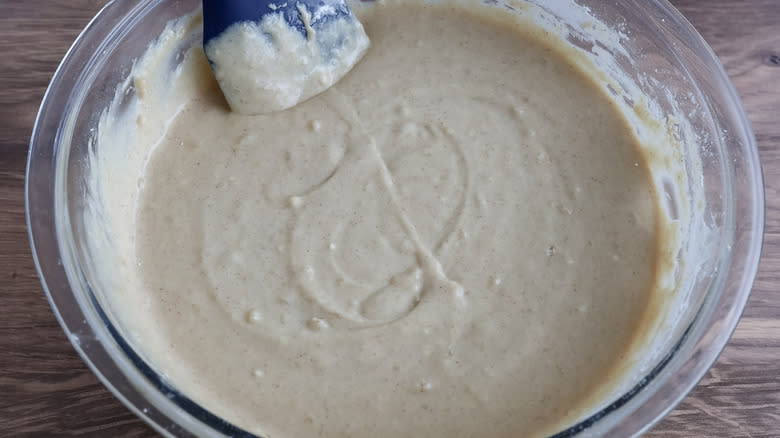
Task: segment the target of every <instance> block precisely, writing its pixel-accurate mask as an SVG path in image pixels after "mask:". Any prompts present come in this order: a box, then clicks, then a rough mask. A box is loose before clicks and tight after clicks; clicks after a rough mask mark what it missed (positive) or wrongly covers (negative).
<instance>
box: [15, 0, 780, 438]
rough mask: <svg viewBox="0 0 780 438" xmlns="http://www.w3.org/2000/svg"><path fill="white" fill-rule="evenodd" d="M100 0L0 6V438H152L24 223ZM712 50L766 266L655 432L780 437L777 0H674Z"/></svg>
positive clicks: (19, 1) (25, 0)
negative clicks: (64, 86)
mask: <svg viewBox="0 0 780 438" xmlns="http://www.w3.org/2000/svg"><path fill="white" fill-rule="evenodd" d="M104 3H105V1H100V0H2V1H0V60H1V61H0V62H2V64H0V65H1V67H0V437H5V436H41V437H56V436H72V435H79V436H106V437H150V436H154V432H153V431H152V430H151V429H150V428H149V427H148V426H146V425H145V424H144V423H143V422H142V421H141V420H139V419H137V418H136V417H135V416H134V415H133V414H131V413H130V411H128V410H127V409H126V408H125V407H124V406H123V405H122V404H120V402H119V401H118V400H116V399H115V398H114V397H113V396H112V395H111V394H110V393H109V392H108V390H106V389H105V388H104V387H103V385H102V384H100V382H98V380H97V378H95V377H94V376H93V375H92V373H91V372H90V371H89V370H88V369H87V367H86V366H85V365H84V364H83V363H82V361H81V359H80V358H79V356H78V355H77V354H76V352H75V351H74V350H73V348H72V347H71V345H70V343H69V342H68V339H67V338H66V337H65V335H64V334H63V333H62V331H61V329H60V326H59V325H58V324H57V321H56V320H55V318H54V314H53V313H52V311H51V310H50V308H49V304H48V302H47V301H46V297H45V295H44V293H43V290H42V289H41V285H40V283H39V281H38V277H37V275H36V272H35V267H34V266H33V261H32V256H31V254H30V249H29V246H28V241H27V230H26V228H25V219H24V198H23V196H24V168H25V162H26V159H27V148H28V142H29V139H30V132H31V130H32V126H33V122H34V118H35V115H36V112H37V109H38V105H39V104H40V101H41V98H42V97H43V93H44V91H45V89H46V86H47V84H48V82H49V80H50V78H51V76H52V74H53V73H54V70H55V68H56V67H57V64H58V63H59V61H60V59H61V58H62V56H63V55H64V54H65V51H66V50H67V49H68V47H69V46H70V44H71V43H72V41H73V39H74V38H75V37H76V35H77V34H78V33H79V31H80V30H81V29H82V28H83V27H84V25H86V23H87V22H88V21H89V19H90V18H91V17H92V16H93V15H94V14H95V13H96V12H97V11H98V9H99V8H100V7H101V6H102V5H103V4H104ZM673 3H674V4H675V5H676V6H677V7H678V8H679V9H680V10H681V11H682V12H683V13H684V14H685V16H687V17H688V19H689V20H690V21H691V22H692V23H693V24H694V25H695V26H696V27H697V28H698V29H699V31H700V32H701V33H702V35H703V36H704V38H705V39H706V40H707V41H708V42H709V43H710V45H712V47H713V48H714V49H715V52H716V53H717V54H718V56H719V57H720V59H721V60H722V62H723V64H724V65H725V66H726V70H727V71H728V73H729V75H730V76H731V78H732V80H733V81H734V83H735V84H736V87H737V89H738V91H739V93H740V95H741V96H742V99H743V101H744V103H745V106H746V108H747V112H748V115H749V116H750V120H751V122H752V123H753V128H754V130H755V134H756V138H757V140H758V147H759V150H760V154H761V159H762V163H763V167H764V172H765V174H764V175H765V176H764V177H765V181H766V188H767V190H766V195H767V227H766V234H765V238H764V242H765V246H764V253H763V258H762V261H761V267H760V270H759V273H758V278H757V279H756V282H755V286H754V288H753V294H752V296H751V298H750V302H749V303H748V307H747V310H746V311H745V314H744V316H743V318H742V320H741V322H740V324H739V327H738V328H737V330H736V333H735V334H734V336H733V338H732V339H731V342H730V343H729V345H728V347H727V348H726V349H725V351H724V352H723V354H722V355H721V357H720V359H719V360H718V362H717V364H716V365H715V367H714V368H712V370H711V371H710V372H709V373H708V374H707V375H706V377H705V378H704V380H702V382H701V383H700V384H699V386H698V387H697V388H696V389H695V390H694V391H693V392H692V393H691V394H690V395H689V396H688V397H687V398H686V399H685V401H684V402H683V403H682V404H681V405H680V406H679V407H677V409H676V410H675V411H673V413H672V414H670V415H669V416H668V417H667V418H666V419H665V420H664V421H663V422H661V423H660V424H659V425H657V426H656V427H655V428H654V429H653V431H651V432H650V433H649V435H648V436H651V437H670V436H675V437H676V436H679V437H780V292H779V291H780V0H676V1H673Z"/></svg>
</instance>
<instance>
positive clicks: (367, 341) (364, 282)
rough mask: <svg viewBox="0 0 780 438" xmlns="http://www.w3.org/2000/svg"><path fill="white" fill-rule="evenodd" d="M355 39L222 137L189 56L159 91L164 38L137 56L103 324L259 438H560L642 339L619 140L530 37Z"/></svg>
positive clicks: (223, 128)
mask: <svg viewBox="0 0 780 438" xmlns="http://www.w3.org/2000/svg"><path fill="white" fill-rule="evenodd" d="M356 14H357V15H358V17H359V18H360V20H361V21H362V22H363V24H364V26H365V29H366V32H367V33H368V35H369V36H370V38H371V40H372V45H371V47H370V49H369V50H368V52H367V53H366V55H365V58H364V59H363V60H362V61H361V62H359V63H358V64H357V66H356V67H355V68H354V70H353V71H352V72H351V73H350V74H348V75H347V76H346V77H344V79H343V80H342V81H341V82H339V83H338V84H337V85H335V86H334V87H332V88H331V89H330V90H328V91H326V92H324V93H322V94H321V95H319V96H317V97H315V98H313V99H311V100H308V101H306V102H304V103H302V104H299V105H297V106H295V107H294V108H292V109H289V110H287V111H284V112H281V113H276V114H273V115H268V116H252V117H247V116H242V115H237V114H235V113H231V112H230V111H229V108H228V107H227V105H226V104H225V101H224V100H223V98H222V95H221V93H220V90H219V88H218V87H217V85H216V83H215V82H214V79H213V77H212V76H211V72H210V70H209V65H208V62H207V61H206V59H205V57H204V55H203V53H202V51H201V50H199V49H193V50H192V51H190V52H189V53H188V55H187V56H186V58H185V60H184V62H183V63H182V65H181V67H180V68H179V69H178V70H177V71H176V73H174V74H172V75H171V76H170V77H167V79H166V80H164V81H162V80H159V82H160V84H173V85H171V86H169V85H159V84H158V85H156V86H155V85H154V84H155V81H158V79H156V77H157V76H159V75H160V74H161V73H160V70H159V69H160V68H162V67H161V65H162V64H165V63H161V62H157V61H155V58H154V57H155V56H158V55H159V53H157V52H160V53H162V52H161V51H164V50H168V46H169V45H170V44H172V43H171V42H172V41H176V38H179V36H180V35H181V33H176V32H175V31H173V32H169V33H168V34H166V35H165V36H164V37H163V40H162V41H161V43H160V44H159V45H158V46H157V47H152V48H151V49H150V53H149V54H148V55H147V59H146V60H144V61H142V62H141V63H139V65H138V66H137V69H136V71H135V75H136V79H135V92H136V93H137V95H138V97H139V100H138V103H137V104H136V106H135V107H134V108H135V111H137V113H138V117H134V118H133V119H132V120H131V121H130V123H132V124H133V125H132V126H133V128H132V129H129V131H122V132H131V134H129V135H128V136H127V138H129V140H128V142H129V144H130V145H131V147H130V148H129V149H132V147H135V146H137V147H138V148H146V149H147V150H148V149H149V147H150V145H155V147H154V149H153V150H152V152H151V154H150V156H149V160H148V163H147V164H146V166H145V168H144V171H143V175H142V177H141V179H139V181H138V187H139V189H138V190H139V191H138V198H137V200H136V201H134V204H133V205H134V207H133V208H134V211H135V215H134V216H131V217H133V219H129V220H128V223H129V224H132V227H130V228H129V229H131V230H133V231H132V233H133V235H132V236H130V238H129V240H128V242H132V243H133V244H132V246H128V247H127V248H126V251H125V252H126V255H127V257H128V260H131V261H134V262H135V263H133V262H128V263H127V272H128V274H127V281H126V283H124V284H125V286H123V287H125V289H124V290H121V291H119V292H118V293H117V295H118V297H117V298H116V303H118V304H117V309H120V310H121V311H117V314H118V315H119V317H120V319H121V320H122V321H123V323H124V324H125V325H126V326H127V327H128V329H129V330H130V331H131V333H133V337H134V343H135V344H136V345H139V346H140V350H141V351H142V352H143V353H144V354H145V356H146V357H147V358H148V359H149V361H150V362H151V363H152V364H153V365H154V366H155V367H156V368H157V369H159V370H161V371H162V372H164V373H165V374H166V375H167V376H168V378H169V379H170V381H171V382H172V384H173V385H175V386H176V387H177V388H179V389H180V390H181V391H183V392H184V393H185V394H187V395H189V396H190V397H192V398H193V399H194V400H195V401H197V402H198V403H200V404H201V405H202V406H204V407H205V408H207V409H209V410H211V411H212V412H214V413H216V414H218V415H220V416H222V417H224V418H226V419H227V420H229V421H231V422H233V423H234V424H236V425H238V426H240V427H243V428H245V429H247V430H249V431H252V432H254V433H257V434H261V435H262V436H265V437H269V438H275V437H314V436H325V437H377V436H378V437H384V436H416V437H477V436H479V437H518V436H537V435H540V434H544V433H550V432H556V431H559V430H560V429H561V428H563V427H565V426H568V425H570V422H571V421H573V420H574V419H576V418H577V417H578V416H579V415H581V414H582V413H583V412H586V411H588V410H589V409H591V406H592V405H593V403H597V402H598V400H596V401H594V400H593V397H594V394H597V393H599V391H602V390H603V388H605V387H608V386H610V385H612V384H613V380H614V379H613V377H615V376H617V375H618V370H619V369H620V368H621V367H622V366H624V365H625V363H626V361H628V357H627V354H628V352H629V351H630V349H631V348H632V345H634V343H635V342H638V341H637V340H638V339H640V338H641V337H642V336H641V333H642V327H643V324H644V321H647V320H648V319H651V317H652V315H649V312H650V310H648V309H649V306H648V303H649V301H650V299H651V296H652V294H653V293H654V284H655V279H656V258H657V253H658V250H657V242H658V240H659V235H658V231H657V230H658V226H657V225H658V224H657V221H658V219H657V218H658V215H657V211H656V210H657V206H656V197H655V193H654V191H653V188H652V185H651V182H650V173H649V171H648V167H647V165H646V162H645V160H644V158H643V156H642V154H641V153H640V148H639V144H638V141H637V139H636V138H635V136H634V132H633V129H632V128H631V126H630V125H629V123H628V122H627V121H626V119H625V118H624V117H623V116H622V114H621V113H620V111H619V110H618V108H617V107H616V105H615V104H614V103H613V102H612V100H611V99H610V98H608V97H607V95H606V93H605V92H604V91H603V87H601V86H600V85H598V84H597V83H596V82H595V81H594V80H593V79H592V78H590V77H589V76H588V75H587V74H585V73H584V72H583V71H582V70H580V69H579V68H578V67H577V66H576V65H574V64H572V63H571V61H569V60H567V58H566V57H565V56H564V55H563V54H562V53H563V52H562V51H561V50H559V49H558V48H557V47H556V46H555V45H554V44H553V43H552V42H551V40H549V39H548V38H547V37H546V36H545V34H544V32H542V31H541V30H540V29H533V28H529V27H522V26H513V25H511V24H509V21H508V20H502V19H499V18H495V19H491V18H485V17H481V16H478V14H477V13H475V12H469V11H467V10H465V9H463V8H461V7H458V6H446V5H428V6H423V5H418V4H414V3H408V4H401V5H398V4H396V3H388V4H386V5H374V6H370V7H369V6H366V7H363V8H360V9H359V10H356ZM496 15H497V16H498V15H500V14H496ZM188 25H197V21H196V22H195V24H192V23H190V24H187V23H185V24H179V26H180V27H182V26H183V27H186V26H188ZM155 51H157V52H155ZM155 53H157V54H155ZM155 87H157V88H155ZM169 88H170V89H169ZM174 114H175V116H174V117H171V116H172V115H174ZM104 117H105V119H104V120H103V122H101V123H102V127H103V129H105V130H107V131H106V132H110V131H109V130H110V129H117V130H118V129H119V128H112V126H114V125H112V123H113V124H116V125H117V126H120V119H119V118H117V119H116V120H114V119H112V117H113V115H112V114H111V113H110V111H109V113H108V114H107V115H104ZM117 117H119V116H117ZM122 126H123V125H122ZM122 129H128V128H122ZM117 132H119V131H117ZM101 135H102V134H101ZM107 135H108V134H107ZM104 140H105V139H104ZM106 190H108V191H110V190H113V189H112V188H110V187H108V188H107V189H106ZM127 251H130V252H127ZM130 309H132V310H130Z"/></svg>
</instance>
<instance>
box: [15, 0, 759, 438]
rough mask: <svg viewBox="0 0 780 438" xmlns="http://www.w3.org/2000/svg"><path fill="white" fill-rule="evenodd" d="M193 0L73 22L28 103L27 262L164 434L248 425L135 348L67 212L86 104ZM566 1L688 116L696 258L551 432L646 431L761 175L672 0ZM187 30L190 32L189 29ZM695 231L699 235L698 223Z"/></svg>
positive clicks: (674, 384) (95, 363)
mask: <svg viewBox="0 0 780 438" xmlns="http://www.w3.org/2000/svg"><path fill="white" fill-rule="evenodd" d="M517 1H519V0H517ZM199 3H200V2H199V1H197V0H167V1H163V0H142V1H139V2H131V1H113V2H110V3H109V4H108V5H106V6H105V8H104V9H103V10H102V11H101V12H100V13H99V14H98V15H97V16H95V18H94V19H93V20H92V21H91V22H90V23H89V25H88V26H87V27H86V29H84V31H83V32H82V33H81V35H80V36H79V37H78V39H77V40H76V42H75V43H74V44H73V46H72V47H71V49H70V50H69V51H68V53H67V55H66V56H65V58H64V59H63V61H62V63H61V64H60V66H59V68H58V69H57V72H56V73H55V75H54V77H53V79H52V81H51V84H50V85H49V88H48V91H47V92H46V95H45V97H44V99H43V102H42V104H41V107H40V111H39V113H38V118H37V120H36V124H35V128H34V130H33V134H32V140H31V147H30V153H29V160H28V167H27V181H26V182H27V184H26V201H27V220H28V227H29V233H30V240H31V244H32V250H33V254H34V257H35V262H36V264H37V269H38V273H39V275H40V278H41V282H42V284H43V288H44V290H45V291H46V294H47V296H48V298H49V301H50V302H51V306H52V308H53V309H54V312H55V314H56V315H57V317H58V319H59V321H60V324H61V325H62V327H63V329H64V330H65V332H66V333H67V334H68V335H69V337H70V339H71V342H72V343H73V345H74V347H75V348H76V350H77V351H78V352H79V354H81V356H82V358H83V359H84V361H85V362H86V363H87V364H88V365H89V367H90V368H91V369H92V371H93V372H94V373H95V374H96V375H97V376H98V377H99V378H100V380H101V381H102V382H103V383H104V384H105V385H106V387H108V388H109V389H110V390H111V391H112V392H113V393H114V394H115V395H116V396H117V397H118V398H119V399H120V400H121V401H122V402H123V403H124V404H125V405H127V407H128V408H129V409H131V410H132V411H133V412H135V413H136V414H137V415H138V416H140V417H141V418H143V419H144V420H146V421H147V422H148V423H149V424H150V425H152V426H153V427H154V428H156V429H157V430H158V431H159V432H160V433H162V434H163V435H166V436H214V437H221V436H253V435H251V434H250V433H248V432H245V431H242V430H241V429H239V428H238V427H236V426H234V425H231V424H229V423H227V422H225V421H223V420H221V419H220V418H218V417H217V416H215V415H213V414H212V413H210V412H208V411H207V410H206V409H204V408H203V407H201V406H199V405H198V404H197V403H195V402H193V401H192V400H191V399H189V398H188V397H187V396H186V395H185V394H183V393H182V392H181V391H179V390H177V389H176V388H174V387H172V386H171V385H169V384H168V383H167V382H166V381H165V379H164V378H162V377H161V376H160V375H158V374H157V373H155V372H154V370H153V368H152V367H151V366H150V365H149V364H148V363H147V362H145V360H144V359H143V358H142V355H140V354H139V352H138V351H136V350H134V348H133V347H132V346H131V345H130V344H129V343H128V341H127V340H126V338H125V337H124V336H123V333H122V329H121V326H119V325H118V324H116V320H115V319H114V318H113V316H112V314H111V310H110V308H109V306H106V305H105V294H106V293H108V292H110V291H105V290H100V288H99V287H96V282H94V281H92V280H93V279H92V278H91V277H92V272H91V270H90V266H91V264H90V258H89V257H90V256H89V254H88V253H87V252H86V251H85V250H84V221H83V217H82V215H81V214H80V213H81V212H82V211H83V206H84V203H85V202H87V201H88V200H89V198H90V196H91V193H90V189H89V187H88V185H87V183H86V181H87V177H88V173H89V166H88V160H87V156H88V151H89V149H90V148H91V147H93V144H92V143H91V142H90V138H91V136H92V134H93V133H94V130H95V129H96V126H97V121H98V118H99V115H100V113H101V111H103V109H104V108H105V107H106V106H107V105H108V103H109V102H110V101H111V99H112V98H113V96H114V92H115V90H116V87H117V84H119V83H120V82H121V81H122V80H123V79H125V78H126V77H127V75H128V74H129V73H130V69H131V67H132V63H133V60H134V59H135V58H137V57H139V56H140V55H141V54H142V53H143V51H144V50H145V49H146V47H147V46H148V44H149V43H150V42H151V41H152V40H154V39H155V38H156V36H157V35H159V33H160V31H161V30H162V29H163V27H164V26H165V24H166V22H168V21H169V20H170V19H173V18H175V17H179V16H181V15H184V14H186V13H189V12H191V11H193V10H194V9H195V8H196V7H197V6H198V4H199ZM491 3H493V4H496V2H495V1H492V2H491ZM534 3H538V4H539V5H540V6H541V7H542V8H543V9H544V10H545V11H546V13H548V14H549V15H550V17H552V18H554V19H556V20H559V21H560V22H561V23H563V25H564V26H568V28H569V29H570V30H572V29H573V30H576V32H573V33H572V35H573V36H571V37H570V38H569V40H570V42H571V43H573V44H575V45H577V46H578V47H581V48H582V50H583V52H585V53H587V54H588V55H589V56H590V55H593V56H596V55H595V54H596V52H599V51H600V50H601V53H602V54H603V53H604V49H605V47H604V45H602V44H600V43H599V42H598V36H596V38H595V43H594V41H593V40H592V41H591V42H588V32H591V31H593V32H595V31H596V30H595V28H594V27H593V26H589V25H586V23H579V24H576V23H571V22H570V21H571V20H572V19H571V18H570V17H568V16H567V14H569V12H568V11H569V6H571V5H570V4H569V3H570V2H569V1H564V0H561V1H552V2H550V1H547V2H545V1H541V0H537V1H535V2H534ZM577 3H578V4H580V5H583V6H586V7H587V8H589V10H590V12H591V13H592V14H593V15H594V16H595V17H597V18H598V19H599V20H601V21H602V22H603V23H606V24H607V25H608V26H609V27H611V28H615V29H619V30H620V32H621V33H622V35H623V38H622V39H621V44H622V46H623V48H624V49H625V51H624V52H623V53H622V54H618V56H617V57H616V58H615V59H616V61H617V64H616V65H617V68H619V69H623V73H625V74H626V77H627V78H629V79H634V80H636V84H637V86H638V88H639V89H641V91H642V92H643V93H645V94H646V95H647V96H648V97H649V98H650V99H651V100H653V101H654V102H656V104H657V108H658V109H659V110H660V111H661V112H662V113H663V112H672V111H675V112H676V113H677V114H683V115H684V118H685V119H686V120H685V122H686V123H687V124H688V126H689V127H690V128H691V129H690V130H689V131H688V134H686V133H685V132H681V133H679V136H680V138H679V139H680V140H681V142H682V143H683V144H684V147H683V151H682V155H683V157H682V159H683V160H685V162H686V165H685V170H686V172H688V175H687V176H688V181H689V182H690V183H691V184H694V185H697V187H698V188H699V190H698V191H696V192H697V193H699V194H698V195H697V196H692V197H691V199H690V200H689V202H698V203H699V206H701V207H702V208H703V211H702V213H703V214H702V217H703V218H704V219H703V220H704V221H705V222H706V223H705V224H704V225H706V226H704V227H698V228H697V227H691V228H690V229H689V230H687V232H688V233H689V234H690V236H688V237H689V238H691V239H692V238H693V237H695V238H697V239H699V240H702V239H704V240H706V241H707V249H708V250H707V251H698V252H695V253H694V252H691V253H690V254H687V255H686V254H682V253H681V255H680V257H693V256H695V257H696V263H695V264H696V265H697V266H698V267H699V268H700V269H699V270H698V271H697V272H696V273H695V275H692V276H691V277H690V281H689V282H688V284H686V285H685V287H684V288H683V290H682V293H683V296H684V302H683V303H682V305H681V306H679V307H678V308H677V311H678V313H679V315H678V316H679V317H677V318H675V320H674V324H673V325H672V326H669V327H667V329H668V335H669V336H666V338H665V339H666V340H665V341H664V342H661V343H660V344H658V345H657V346H656V348H655V352H654V354H652V355H651V356H652V357H651V359H652V361H651V363H650V366H648V367H647V368H646V369H645V371H644V372H643V373H642V374H641V375H638V376H636V378H635V379H634V380H632V381H630V382H625V383H626V384H625V385H624V389H623V392H622V393H619V394H616V395H615V396H614V397H613V398H612V399H611V401H608V402H607V403H605V404H604V405H603V406H600V407H599V408H598V410H597V411H596V412H593V413H592V414H591V415H590V416H589V417H587V418H583V419H581V421H579V423H577V424H575V425H573V426H571V427H570V428H568V429H566V430H564V431H561V432H560V433H558V434H556V435H555V436H556V437H568V436H605V435H606V436H616V437H627V436H633V435H637V434H640V433H642V432H643V431H646V430H647V429H648V428H649V427H651V426H652V425H653V424H654V423H655V422H657V421H658V420H659V419H661V418H662V417H663V416H664V415H665V414H666V413H667V412H669V411H670V410H671V409H672V408H673V407H674V406H675V405H676V404H677V403H678V402H679V401H680V400H681V399H682V398H683V397H684V396H685V395H686V394H687V393H688V392H689V391H690V390H691V389H692V388H693V387H694V386H695V385H696V383H697V382H698V381H699V379H700V378H701V377H702V376H703V374H704V373H705V372H706V371H707V369H708V368H709V367H710V366H711V365H712V364H713V362H714V361H715V359H716V358H717V356H718V354H719V353H720V352H721V350H722V349H723V347H724V346H725V345H726V343H727V341H728V339H729V337H730V335H731V333H732V331H733V330H734V328H735V326H736V324H737V321H738V319H739V317H740V315H741V313H742V311H743V309H744V307H745V303H746V301H747V298H748V295H749V293H750V289H751V285H752V282H753V279H754V276H755V273H756V270H757V267H758V261H759V256H760V252H761V243H762V235H763V226H764V193H763V182H762V176H761V167H760V163H759V158H758V153H757V149H756V145H755V142H754V137H753V134H752V131H751V128H750V124H749V122H748V119H747V117H746V116H745V112H744V109H743V107H742V104H741V102H740V100H739V97H738V96H737V93H736V91H735V90H734V87H733V85H732V84H731V82H730V81H729V79H728V77H727V75H726V73H725V72H724V70H723V67H722V66H721V64H720V63H719V62H718V60H717V58H716V57H715V55H714V54H713V52H712V50H711V49H710V48H709V47H708V46H707V44H706V43H705V42H704V41H703V40H702V38H701V36H699V34H698V33H697V32H696V31H695V30H694V28H693V27H692V26H691V25H690V23H688V22H687V21H686V20H685V18H683V16H682V15H681V14H680V13H679V12H678V11H677V10H676V9H674V8H673V7H672V6H671V5H670V4H669V3H668V2H666V1H665V0H626V1H621V2H603V1H601V0H581V1H577ZM511 4H514V3H511V2H510V4H507V3H500V2H499V3H498V4H497V6H496V7H502V6H507V5H509V6H511ZM567 20H568V21H569V22H567ZM577 26H579V27H577ZM575 28H576V29H575ZM577 35H579V36H577ZM188 41H189V44H198V43H199V38H198V36H197V35H195V36H194V37H193V38H190V39H189V40H188ZM690 163H698V164H696V165H692V164H691V165H689V164H690ZM694 191H695V190H693V191H691V193H693V192H694ZM666 195H667V196H666V197H667V199H668V200H669V201H670V202H671V203H674V202H681V200H680V199H677V200H674V199H672V198H673V197H674V195H673V193H672V192H671V191H667V193H666ZM704 229H706V231H702V230H704ZM703 232H706V234H707V235H706V236H701V235H699V234H701V233H703Z"/></svg>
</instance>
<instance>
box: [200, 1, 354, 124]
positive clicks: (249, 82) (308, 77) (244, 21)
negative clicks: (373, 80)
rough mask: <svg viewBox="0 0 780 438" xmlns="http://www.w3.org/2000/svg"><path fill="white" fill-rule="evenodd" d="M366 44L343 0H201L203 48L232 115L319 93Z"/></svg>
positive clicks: (281, 107)
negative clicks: (233, 112)
mask: <svg viewBox="0 0 780 438" xmlns="http://www.w3.org/2000/svg"><path fill="white" fill-rule="evenodd" d="M368 45H369V41H368V37H367V36H366V34H365V31H364V30H363V26H362V25H361V24H360V22H359V21H358V20H357V18H355V15H354V14H353V13H352V11H351V10H350V8H349V6H348V5H347V3H346V2H345V1H344V0H203V47H204V49H205V51H206V56H207V57H208V59H209V61H210V63H211V67H212V70H213V71H214V74H215V76H216V78H217V81H218V82H219V85H220V88H221V89H222V92H223V94H224V95H225V98H226V100H227V102H228V104H229V105H230V107H231V109H232V110H233V111H235V112H240V113H246V114H263V113H270V112H274V111H281V110H284V109H287V108H290V107H292V106H295V105H296V104H298V103H299V102H301V101H303V100H306V99H308V98H310V97H312V96H314V95H316V94H319V93H321V92H322V91H325V90H326V89H327V88H329V87H330V86H332V85H333V84H335V83H336V82H337V81H338V80H340V79H341V77H343V76H344V75H345V74H347V73H348V72H349V71H350V70H351V69H352V67H353V66H354V65H355V64H356V63H357V62H358V61H359V60H360V58H362V56H363V54H364V53H365V51H366V50H367V48H368Z"/></svg>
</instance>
